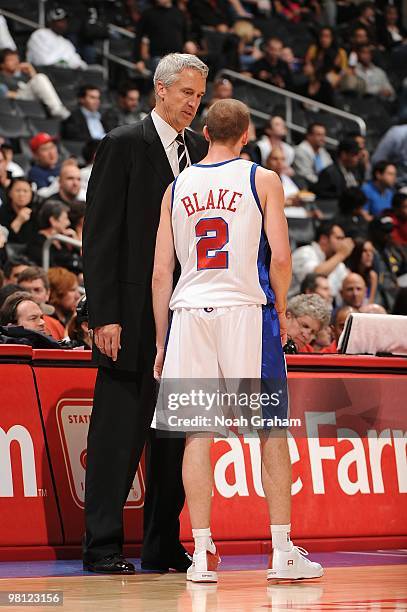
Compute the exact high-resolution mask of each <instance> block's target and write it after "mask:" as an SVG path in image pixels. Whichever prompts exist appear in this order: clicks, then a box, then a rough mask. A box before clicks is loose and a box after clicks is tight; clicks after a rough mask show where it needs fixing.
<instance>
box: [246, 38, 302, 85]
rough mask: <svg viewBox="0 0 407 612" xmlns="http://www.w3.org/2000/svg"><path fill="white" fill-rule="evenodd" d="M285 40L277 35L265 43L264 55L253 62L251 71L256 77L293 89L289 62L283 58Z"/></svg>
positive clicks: (271, 83)
mask: <svg viewBox="0 0 407 612" xmlns="http://www.w3.org/2000/svg"><path fill="white" fill-rule="evenodd" d="M283 46H284V45H283V42H282V41H281V40H280V39H279V38H276V37H273V38H269V39H268V40H266V42H265V44H264V55H263V57H262V58H261V59H259V60H257V62H255V63H254V64H252V67H251V70H250V72H251V73H252V74H253V76H254V78H255V79H260V81H265V82H266V83H270V85H275V86H276V87H281V88H282V89H293V78H292V74H291V70H290V68H289V66H288V64H287V63H286V62H285V61H284V60H282V59H281V52H282V50H283Z"/></svg>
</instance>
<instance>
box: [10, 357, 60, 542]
mask: <svg viewBox="0 0 407 612" xmlns="http://www.w3.org/2000/svg"><path fill="white" fill-rule="evenodd" d="M21 348H22V347H18V348H17V355H12V354H9V355H8V358H9V360H10V361H13V359H15V358H16V356H18V358H20V359H21V358H24V355H22V354H21ZM27 351H29V352H30V349H27ZM8 352H9V353H12V352H13V351H12V350H11V349H10V347H9V349H8ZM2 355H4V352H3V353H2ZM8 358H5V359H8ZM0 407H1V409H0V516H1V521H0V546H21V545H32V546H41V545H46V544H52V545H57V544H61V543H62V532H61V525H60V520H59V515H58V510H57V504H56V499H55V491H54V487H53V483H52V479H51V473H50V465H49V461H48V456H47V450H46V446H45V441H44V434H43V429H42V424H41V418H40V411H39V406H38V400H37V394H36V390H35V384H34V377H33V373H32V369H31V367H30V365H28V364H24V363H21V364H16V363H7V361H3V362H2V363H1V364H0Z"/></svg>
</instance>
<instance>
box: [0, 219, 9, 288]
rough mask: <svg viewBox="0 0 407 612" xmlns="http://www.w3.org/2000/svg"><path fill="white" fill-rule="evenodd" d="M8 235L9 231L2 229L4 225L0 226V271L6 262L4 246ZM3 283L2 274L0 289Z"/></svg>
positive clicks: (5, 228)
mask: <svg viewBox="0 0 407 612" xmlns="http://www.w3.org/2000/svg"><path fill="white" fill-rule="evenodd" d="M8 234H9V231H8V229H7V227H4V225H0V270H2V268H4V264H5V263H6V261H7V251H6V244H7V240H8ZM3 283H4V274H3V272H2V278H1V282H0V287H2V286H3Z"/></svg>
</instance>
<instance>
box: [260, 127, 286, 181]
mask: <svg viewBox="0 0 407 612" xmlns="http://www.w3.org/2000/svg"><path fill="white" fill-rule="evenodd" d="M264 132H265V134H264V136H262V137H261V138H260V140H259V141H258V142H257V145H258V147H259V149H260V153H261V159H262V164H263V166H264V165H265V164H266V162H267V158H268V156H269V155H270V153H271V151H272V150H273V148H274V147H278V148H279V149H282V150H283V152H284V156H285V159H286V164H287V166H286V172H287V170H288V168H290V167H291V165H292V163H293V161H294V147H292V146H291V145H289V144H287V143H286V142H285V138H286V137H287V126H286V123H285V121H284V119H283V118H282V117H279V116H278V115H275V116H274V117H271V119H270V121H269V124H268V126H267V127H266V129H265V130H264ZM288 174H293V171H292V170H291V171H288Z"/></svg>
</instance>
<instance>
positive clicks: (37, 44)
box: [27, 7, 87, 70]
mask: <svg viewBox="0 0 407 612" xmlns="http://www.w3.org/2000/svg"><path fill="white" fill-rule="evenodd" d="M47 24H48V27H47V28H38V30H35V31H34V32H33V33H32V34H31V36H30V38H29V39H28V42H27V61H29V62H30V63H31V64H34V66H61V67H62V68H65V67H67V68H75V69H76V68H80V69H83V70H86V68H87V64H86V62H84V61H83V59H82V58H81V56H80V55H79V54H78V53H77V51H76V49H75V47H74V45H73V44H72V43H71V41H70V40H68V39H67V38H65V34H66V32H67V30H68V13H67V12H66V11H65V9H63V8H61V7H56V8H53V9H51V10H50V11H49V12H48V14H47Z"/></svg>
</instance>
